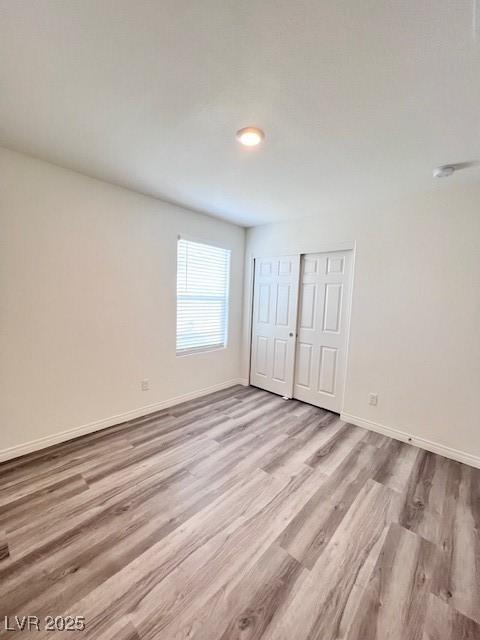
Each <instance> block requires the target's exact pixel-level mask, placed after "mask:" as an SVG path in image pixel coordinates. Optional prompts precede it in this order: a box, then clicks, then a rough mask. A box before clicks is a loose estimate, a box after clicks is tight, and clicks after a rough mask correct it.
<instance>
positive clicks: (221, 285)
mask: <svg viewBox="0 0 480 640" xmlns="http://www.w3.org/2000/svg"><path fill="white" fill-rule="evenodd" d="M229 276H230V251H229V250H228V249H221V248H219V247H212V246H210V245H208V244H200V243H198V242H190V241H189V240H184V239H183V238H180V239H179V240H178V245H177V354H178V355H182V354H185V353H189V352H195V351H204V350H208V349H214V348H218V347H224V346H225V345H226V343H227V327H228V282H229Z"/></svg>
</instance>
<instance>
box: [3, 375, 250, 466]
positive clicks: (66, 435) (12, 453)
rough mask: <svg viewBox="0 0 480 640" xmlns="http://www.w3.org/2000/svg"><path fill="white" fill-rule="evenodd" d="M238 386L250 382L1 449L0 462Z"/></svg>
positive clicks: (219, 386)
mask: <svg viewBox="0 0 480 640" xmlns="http://www.w3.org/2000/svg"><path fill="white" fill-rule="evenodd" d="M236 384H241V385H243V386H248V382H247V381H246V380H244V379H243V378H235V379H233V380H227V381H226V382H221V383H219V384H215V385H212V386H211V387H205V388H203V389H199V390H198V391H191V392H190V393H185V394H183V395H181V396H175V397H174V398H169V399H168V400H161V401H160V402H155V403H153V404H149V405H146V406H144V407H139V408H138V409H132V410H130V411H125V413H119V414H118V415H115V416H110V417H109V418H102V419H101V420H95V421H94V422H89V423H88V424H83V425H81V426H80V427H74V428H73V429H67V430H66V431H61V432H60V433H53V434H52V435H50V436H44V437H43V438H37V439H36V440H31V441H30V442H24V443H22V444H17V445H15V446H13V447H9V448H8V449H1V450H0V462H4V461H5V460H10V459H12V458H18V457H19V456H23V455H25V454H27V453H32V452H33V451H39V450H40V449H45V448H46V447H51V446H52V445H54V444H58V443H60V442H66V441H67V440H72V439H73V438H78V437H79V436H83V435H86V434H87V433H93V432H95V431H101V430H102V429H106V428H107V427H113V426H115V425H117V424H121V423H122V422H126V421H127V420H134V419H135V418H141V417H142V416H146V415H148V414H150V413H155V412H156V411H161V410H162V409H168V407H173V406H174V405H176V404H181V403H182V402H187V401H188V400H195V399H196V398H201V397H202V396H206V395H208V394H209V393H214V392H215V391H221V390H222V389H228V388H229V387H233V386H235V385H236Z"/></svg>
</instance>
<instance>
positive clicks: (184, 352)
mask: <svg viewBox="0 0 480 640" xmlns="http://www.w3.org/2000/svg"><path fill="white" fill-rule="evenodd" d="M182 240H183V241H185V242H191V243H193V244H199V245H203V246H204V247H212V248H215V249H221V250H222V251H225V252H226V253H227V255H228V260H227V273H226V288H225V295H224V296H223V297H220V296H208V295H207V296H205V297H206V298H208V297H210V298H214V299H218V300H223V301H224V304H225V324H224V342H223V343H215V344H213V343H212V344H209V345H203V346H199V347H191V348H186V349H180V350H179V349H178V347H177V340H178V315H179V314H178V301H179V295H178V273H179V270H178V256H179V253H178V247H179V243H180V241H182ZM175 258H176V260H175V265H176V277H175V285H176V287H175V354H176V357H177V358H183V357H185V356H191V355H195V354H201V353H208V352H210V351H222V350H223V349H226V348H227V347H228V340H229V321H230V277H231V261H232V251H231V249H230V248H227V247H225V246H224V245H221V244H219V243H216V242H212V241H206V240H204V239H201V238H195V237H192V236H188V235H180V234H179V235H178V236H177V244H176V253H175Z"/></svg>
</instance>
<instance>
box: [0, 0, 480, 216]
mask: <svg viewBox="0 0 480 640" xmlns="http://www.w3.org/2000/svg"><path fill="white" fill-rule="evenodd" d="M473 6H474V0H334V1H332V0H0V144H2V145H4V146H6V147H9V148H12V149H16V150H19V151H24V152H27V153H30V154H32V155H35V156H39V157H41V158H45V159H47V160H51V161H53V162H55V163H58V164H61V165H63V166H66V167H70V168H73V169H76V170H78V171H81V172H84V173H86V174H88V175H92V176H95V177H99V178H103V179H105V180H108V181H111V182H114V183H117V184H121V185H124V186H127V187H130V188H132V189H135V190H137V191H140V192H143V193H147V194H151V195H154V196H157V197H159V198H162V199H166V200H170V201H174V202H178V203H181V204H184V205H186V206H188V207H192V208H194V209H198V210H202V211H207V212H210V213H212V214H214V215H217V216H220V217H222V218H226V219H228V220H232V221H234V222H237V223H240V224H243V225H256V224H262V223H265V222H271V221H277V220H285V219H291V218H297V217H302V216H306V215H315V213H317V212H319V211H329V212H332V214H334V213H335V211H338V210H339V209H341V208H343V207H352V206H360V205H362V206H363V205H368V203H370V202H373V201H384V200H386V199H387V198H391V197H396V196H399V195H402V194H412V193H417V192H421V191H426V190H430V189H442V188H444V185H445V183H446V182H448V181H467V182H468V181H478V180H479V179H480V169H468V170H465V171H463V172H461V173H458V174H456V175H454V176H453V177H452V178H449V179H448V180H444V181H441V180H437V181H436V182H435V181H434V180H433V179H432V177H431V171H432V169H433V167H434V166H436V165H439V164H444V163H447V162H459V161H466V160H472V159H479V157H480V42H479V41H480V32H479V34H478V35H477V39H475V37H474V34H475V28H474V17H473V16H474V11H473ZM251 124H254V125H258V126H260V127H262V128H263V129H264V130H265V132H266V135H267V138H266V141H265V143H264V145H263V146H262V147H261V148H258V149H256V150H246V149H244V148H240V147H239V145H238V143H237V142H236V141H235V131H236V130H237V129H239V128H240V127H243V126H246V125H251ZM449 184H451V182H450V183H449Z"/></svg>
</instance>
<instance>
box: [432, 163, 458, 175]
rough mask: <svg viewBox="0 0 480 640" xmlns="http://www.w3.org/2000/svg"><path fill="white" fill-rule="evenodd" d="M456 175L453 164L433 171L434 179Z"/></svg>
mask: <svg viewBox="0 0 480 640" xmlns="http://www.w3.org/2000/svg"><path fill="white" fill-rule="evenodd" d="M453 173H455V167H454V166H453V165H452V164H444V165H443V166H442V167H437V168H436V169H434V171H433V177H434V178H448V177H449V176H451V175H452V174H453Z"/></svg>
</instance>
